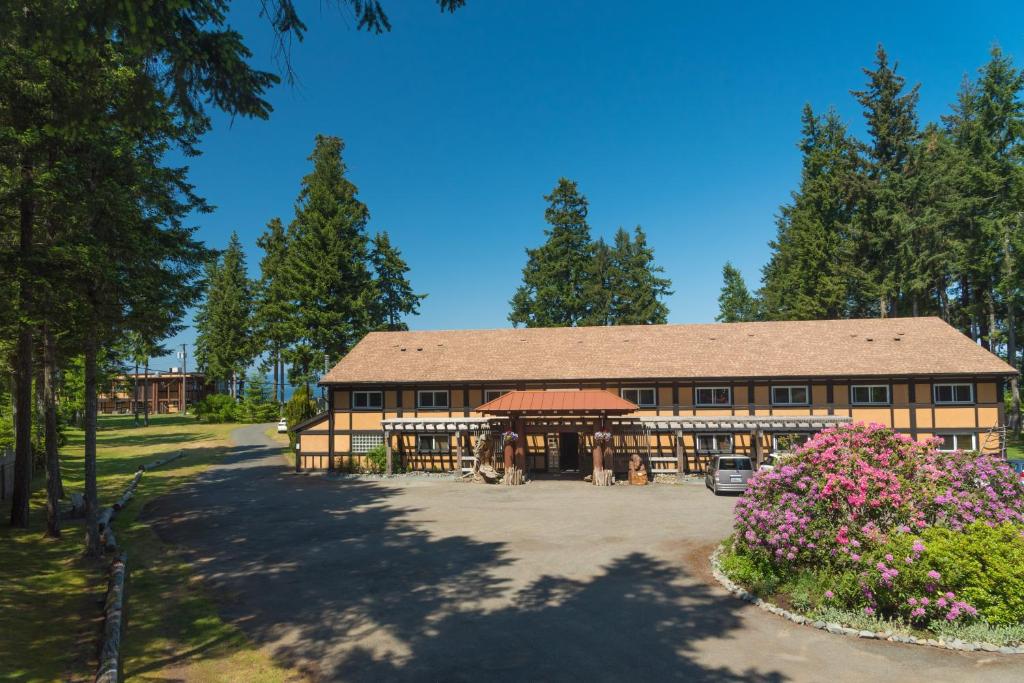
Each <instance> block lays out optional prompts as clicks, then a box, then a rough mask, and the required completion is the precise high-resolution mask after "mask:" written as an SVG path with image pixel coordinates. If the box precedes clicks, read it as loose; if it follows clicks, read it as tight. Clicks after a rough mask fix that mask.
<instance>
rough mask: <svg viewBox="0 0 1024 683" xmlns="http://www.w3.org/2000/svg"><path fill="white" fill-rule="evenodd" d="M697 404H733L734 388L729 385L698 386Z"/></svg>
mask: <svg viewBox="0 0 1024 683" xmlns="http://www.w3.org/2000/svg"><path fill="white" fill-rule="evenodd" d="M697 405H699V406H728V405H732V389H730V388H729V387H697Z"/></svg>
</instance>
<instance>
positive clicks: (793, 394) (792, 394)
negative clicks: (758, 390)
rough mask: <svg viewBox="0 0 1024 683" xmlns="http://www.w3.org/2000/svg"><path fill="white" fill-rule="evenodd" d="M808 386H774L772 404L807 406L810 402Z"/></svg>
mask: <svg viewBox="0 0 1024 683" xmlns="http://www.w3.org/2000/svg"><path fill="white" fill-rule="evenodd" d="M808 393H809V392H808V391H807V387H806V386H795V387H772V404H774V405H777V406H805V405H807V403H808V400H807V395H808Z"/></svg>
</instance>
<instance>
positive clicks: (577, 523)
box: [147, 425, 1024, 683]
mask: <svg viewBox="0 0 1024 683" xmlns="http://www.w3.org/2000/svg"><path fill="white" fill-rule="evenodd" d="M265 430H266V426H265V425H254V426H251V427H243V428H241V429H239V430H238V431H236V432H235V435H234V440H235V442H236V443H237V446H236V447H235V449H234V451H233V453H232V454H231V455H230V456H229V457H228V458H226V459H225V462H224V463H223V464H221V465H218V466H217V467H215V468H213V469H211V470H210V471H209V472H207V473H206V474H204V475H203V476H201V477H200V478H199V479H197V480H196V481H195V482H194V483H192V484H190V485H188V486H187V487H186V488H185V489H183V490H182V492H181V493H180V494H178V495H175V496H173V497H170V498H165V499H162V500H159V501H156V502H154V503H153V504H152V505H150V506H149V508H148V509H147V516H148V517H149V518H150V519H151V520H152V522H153V523H154V525H155V526H156V528H157V530H158V532H159V533H160V534H161V536H162V537H163V538H164V539H166V540H167V541H169V542H173V543H175V544H178V545H179V546H181V547H182V548H183V549H184V551H185V552H186V553H187V555H188V557H189V558H190V559H191V561H192V563H193V565H194V567H195V571H196V573H197V574H198V575H199V576H200V577H201V578H202V580H203V581H204V582H205V584H206V585H207V586H208V587H210V588H211V589H212V591H213V593H214V595H215V597H216V600H217V601H218V604H219V608H220V610H221V612H222V614H223V615H224V617H225V618H227V619H229V620H231V621H232V622H233V623H236V624H238V625H239V626H240V627H241V628H242V629H244V630H245V631H246V632H247V633H248V634H249V635H250V636H251V637H252V638H253V639H254V640H255V641H256V642H257V643H258V644H260V645H266V646H268V647H270V648H271V649H272V651H273V652H274V653H275V656H276V657H277V658H279V659H280V660H281V661H282V663H283V664H286V665H288V666H293V667H299V668H301V669H303V670H305V671H307V672H308V673H309V674H310V675H311V677H313V678H315V679H322V680H366V681H371V680H372V681H381V680H446V681H471V680H472V681H480V680H508V681H512V680H516V681H521V680H644V679H647V680H688V681H692V680H704V681H785V680H793V681H824V680H828V681H865V680H871V681H900V682H901V683H906V682H909V681H928V682H929V683H934V682H935V681H946V680H958V681H966V680H971V681H977V680H985V681H1012V680H1019V679H1020V676H1019V672H1020V667H1021V666H1022V665H1024V664H1022V660H1015V659H1006V658H998V657H994V656H991V655H982V654H961V653H952V652H942V651H937V650H932V649H927V648H920V647H912V646H905V645H897V644H891V643H880V642H874V641H860V640H855V639H848V638H840V637H837V636H832V635H829V634H825V633H822V632H819V631H815V630H812V629H809V628H805V627H798V626H795V625H792V624H790V623H789V622H786V621H783V620H781V619H779V618H777V617H773V616H771V615H768V614H765V613H763V612H760V611H759V610H756V609H755V608H753V607H751V606H748V605H745V604H744V603H741V602H740V601H738V600H735V599H733V598H731V597H729V596H728V595H726V594H725V593H724V592H723V591H722V590H721V589H720V588H719V587H718V586H717V585H716V584H713V583H711V582H710V581H709V580H708V576H707V569H706V557H707V553H708V551H709V549H710V548H711V547H713V545H714V543H715V542H717V541H718V540H719V539H720V538H721V537H722V536H724V535H725V534H727V533H728V530H729V527H730V523H731V514H732V505H733V503H734V502H735V499H734V498H726V497H723V498H716V497H714V496H711V495H709V494H707V492H706V491H705V490H704V489H703V487H702V486H700V485H699V484H694V485H686V486H679V487H668V486H650V487H646V488H636V487H628V486H621V487H619V486H617V487H612V488H599V487H592V486H585V485H583V484H578V483H575V482H565V481H539V482H534V483H531V484H530V485H529V486H526V487H522V488H513V489H506V488H503V487H483V486H473V485H467V484H460V483H454V482H450V481H438V480H426V479H416V480H413V479H398V480H391V481H387V482H361V481H337V480H329V479H326V478H325V477H323V476H318V475H296V474H294V473H292V472H290V471H289V470H288V468H287V467H286V466H285V465H284V463H283V461H282V460H281V458H280V455H279V446H277V445H276V444H274V443H272V442H271V440H270V439H268V438H267V437H266V436H265V434H264V433H263V432H264V431H265Z"/></svg>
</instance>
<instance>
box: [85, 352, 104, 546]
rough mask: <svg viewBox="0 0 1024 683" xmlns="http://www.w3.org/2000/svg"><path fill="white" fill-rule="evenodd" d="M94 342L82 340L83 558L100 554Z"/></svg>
mask: <svg viewBox="0 0 1024 683" xmlns="http://www.w3.org/2000/svg"><path fill="white" fill-rule="evenodd" d="M96 426H97V425H96V340H95V338H94V336H93V335H88V336H87V338H86V340H85V554H86V555H88V556H91V557H95V556H97V555H99V554H100V533H99V524H98V522H99V494H98V492H97V490H96Z"/></svg>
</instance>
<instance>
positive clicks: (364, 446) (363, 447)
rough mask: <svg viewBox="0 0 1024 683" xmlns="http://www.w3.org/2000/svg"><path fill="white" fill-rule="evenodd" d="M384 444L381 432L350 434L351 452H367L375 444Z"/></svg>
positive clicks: (374, 446)
mask: <svg viewBox="0 0 1024 683" xmlns="http://www.w3.org/2000/svg"><path fill="white" fill-rule="evenodd" d="M383 445H384V435H383V434H353V435H352V452H353V453H368V452H369V451H372V450H373V449H374V448H376V447H377V446H383Z"/></svg>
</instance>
